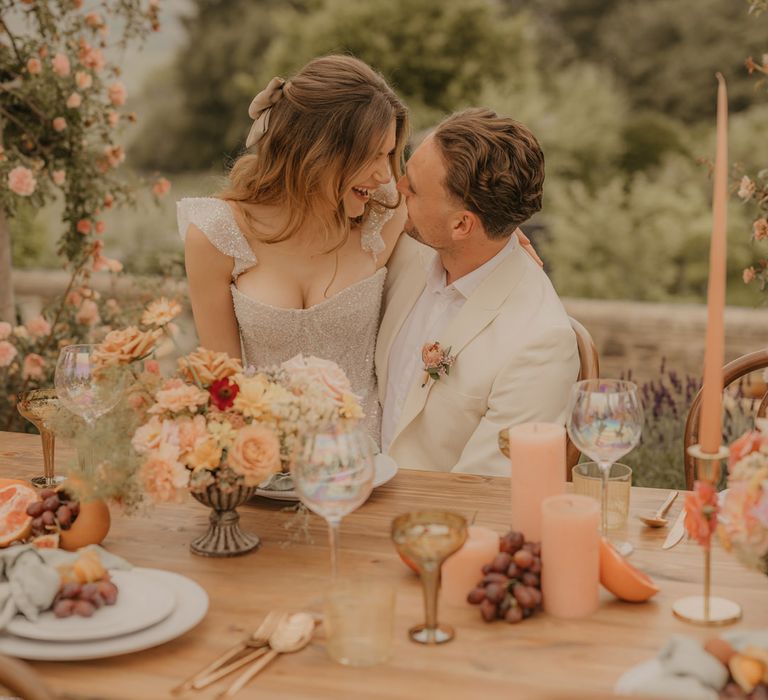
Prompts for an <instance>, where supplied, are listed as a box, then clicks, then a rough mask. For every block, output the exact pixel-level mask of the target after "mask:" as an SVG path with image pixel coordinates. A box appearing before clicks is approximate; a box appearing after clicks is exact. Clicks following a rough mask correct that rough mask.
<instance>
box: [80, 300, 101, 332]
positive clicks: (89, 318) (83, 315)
mask: <svg viewBox="0 0 768 700" xmlns="http://www.w3.org/2000/svg"><path fill="white" fill-rule="evenodd" d="M75 320H76V321H77V322H78V323H82V324H83V325H84V326H95V325H96V324H97V323H98V322H99V321H100V320H101V317H100V316H99V307H98V306H97V305H96V302H95V301H93V300H92V299H84V300H83V303H82V304H81V305H80V308H79V309H78V311H77V313H76V314H75Z"/></svg>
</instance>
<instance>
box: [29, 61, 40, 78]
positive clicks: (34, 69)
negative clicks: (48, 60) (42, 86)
mask: <svg viewBox="0 0 768 700" xmlns="http://www.w3.org/2000/svg"><path fill="white" fill-rule="evenodd" d="M27 70H28V71H29V72H30V73H31V74H32V75H39V74H40V73H42V72H43V64H42V63H40V59H39V58H30V59H29V60H28V61H27Z"/></svg>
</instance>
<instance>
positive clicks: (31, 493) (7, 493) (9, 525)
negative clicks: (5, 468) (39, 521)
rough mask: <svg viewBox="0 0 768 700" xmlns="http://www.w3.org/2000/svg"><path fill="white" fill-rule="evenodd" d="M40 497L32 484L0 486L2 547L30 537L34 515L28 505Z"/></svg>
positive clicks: (0, 540)
mask: <svg viewBox="0 0 768 700" xmlns="http://www.w3.org/2000/svg"><path fill="white" fill-rule="evenodd" d="M38 499H39V496H38V494H37V491H36V490H35V488H34V487H33V486H31V485H30V484H25V483H11V484H8V485H6V486H0V547H7V546H8V545H9V544H11V542H16V541H18V540H24V539H26V538H27V537H29V532H30V530H31V529H32V516H30V515H27V507H28V506H29V504H30V503H34V502H35V501H37V500H38Z"/></svg>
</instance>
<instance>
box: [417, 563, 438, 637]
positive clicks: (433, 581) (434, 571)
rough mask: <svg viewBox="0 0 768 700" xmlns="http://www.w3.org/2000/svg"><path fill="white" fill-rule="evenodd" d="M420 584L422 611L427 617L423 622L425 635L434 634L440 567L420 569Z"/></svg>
mask: <svg viewBox="0 0 768 700" xmlns="http://www.w3.org/2000/svg"><path fill="white" fill-rule="evenodd" d="M421 583H422V585H423V586H424V610H425V612H426V616H427V619H426V620H425V625H426V627H427V633H428V634H434V630H435V628H436V627H437V593H438V591H439V590H440V567H439V566H434V565H433V566H430V567H425V568H424V569H422V571H421ZM430 630H432V632H430Z"/></svg>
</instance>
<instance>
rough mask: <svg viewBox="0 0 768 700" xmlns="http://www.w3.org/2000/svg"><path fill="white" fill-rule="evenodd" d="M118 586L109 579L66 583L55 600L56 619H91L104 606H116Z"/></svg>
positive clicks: (54, 612)
mask: <svg viewBox="0 0 768 700" xmlns="http://www.w3.org/2000/svg"><path fill="white" fill-rule="evenodd" d="M116 600H117V586H116V585H115V584H114V583H112V581H110V580H109V579H108V578H104V579H101V580H100V581H94V582H92V583H83V584H80V583H65V584H64V585H63V586H62V587H61V590H59V592H58V593H57V594H56V598H54V600H53V614H54V615H56V617H69V616H70V615H80V617H90V616H91V615H93V613H95V612H96V610H98V609H99V608H100V607H102V606H103V605H114V604H115V601H116Z"/></svg>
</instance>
